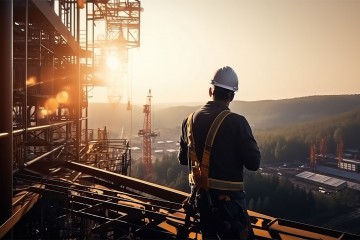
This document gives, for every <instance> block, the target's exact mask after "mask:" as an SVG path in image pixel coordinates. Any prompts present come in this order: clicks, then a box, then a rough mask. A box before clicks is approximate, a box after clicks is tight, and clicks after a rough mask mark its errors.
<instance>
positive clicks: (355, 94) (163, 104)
mask: <svg viewBox="0 0 360 240" xmlns="http://www.w3.org/2000/svg"><path fill="white" fill-rule="evenodd" d="M357 95H360V93H354V94H324V95H310V96H300V97H291V98H281V99H260V100H249V101H247V100H236V99H235V100H233V101H232V102H263V101H283V100H293V99H301V98H311V97H332V96H357ZM208 101H211V99H210V97H208V99H205V100H204V101H199V102H192V101H184V102H156V100H155V101H154V98H152V102H151V103H152V106H158V107H169V106H171V107H173V106H201V105H203V104H205V103H206V102H208ZM89 104H116V105H127V102H123V101H120V102H118V103H111V102H109V101H108V100H104V101H97V102H94V101H89ZM144 104H146V99H144V102H143V103H138V102H133V103H132V106H142V105H144ZM230 108H231V103H230Z"/></svg>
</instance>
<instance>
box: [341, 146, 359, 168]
mask: <svg viewBox="0 0 360 240" xmlns="http://www.w3.org/2000/svg"><path fill="white" fill-rule="evenodd" d="M338 167H339V168H340V169H344V170H347V171H352V172H358V173H360V149H359V148H356V149H346V150H345V151H344V156H343V159H342V161H339V162H338Z"/></svg>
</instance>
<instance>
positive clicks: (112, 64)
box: [106, 55, 120, 71]
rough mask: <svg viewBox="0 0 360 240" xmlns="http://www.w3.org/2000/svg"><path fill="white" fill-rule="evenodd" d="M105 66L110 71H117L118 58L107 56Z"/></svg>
mask: <svg viewBox="0 0 360 240" xmlns="http://www.w3.org/2000/svg"><path fill="white" fill-rule="evenodd" d="M106 66H107V67H108V68H109V69H110V70H112V71H115V70H117V69H119V66H120V61H119V58H117V57H116V56H115V55H111V56H108V57H107V59H106Z"/></svg>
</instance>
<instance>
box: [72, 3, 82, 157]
mask: <svg viewBox="0 0 360 240" xmlns="http://www.w3.org/2000/svg"><path fill="white" fill-rule="evenodd" d="M74 11H75V10H74ZM74 20H75V21H76V27H75V30H76V39H77V42H78V51H77V56H76V64H77V81H78V82H77V94H78V97H77V101H76V112H77V114H76V161H77V162H80V149H81V147H80V145H81V121H82V111H81V98H82V86H81V73H80V50H81V47H80V8H79V6H76V18H75V19H74Z"/></svg>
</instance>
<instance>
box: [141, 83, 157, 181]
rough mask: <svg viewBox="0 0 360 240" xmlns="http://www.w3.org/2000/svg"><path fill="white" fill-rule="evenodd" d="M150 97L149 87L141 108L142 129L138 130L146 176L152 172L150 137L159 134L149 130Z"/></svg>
mask: <svg viewBox="0 0 360 240" xmlns="http://www.w3.org/2000/svg"><path fill="white" fill-rule="evenodd" d="M151 98H152V96H151V89H149V93H148V95H147V103H146V104H145V105H144V108H143V113H144V114H145V116H144V124H143V129H140V130H139V132H138V135H139V136H142V137H143V163H144V167H145V174H146V176H147V177H150V175H151V172H152V161H151V138H153V137H157V136H159V134H158V133H155V132H154V131H151Z"/></svg>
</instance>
